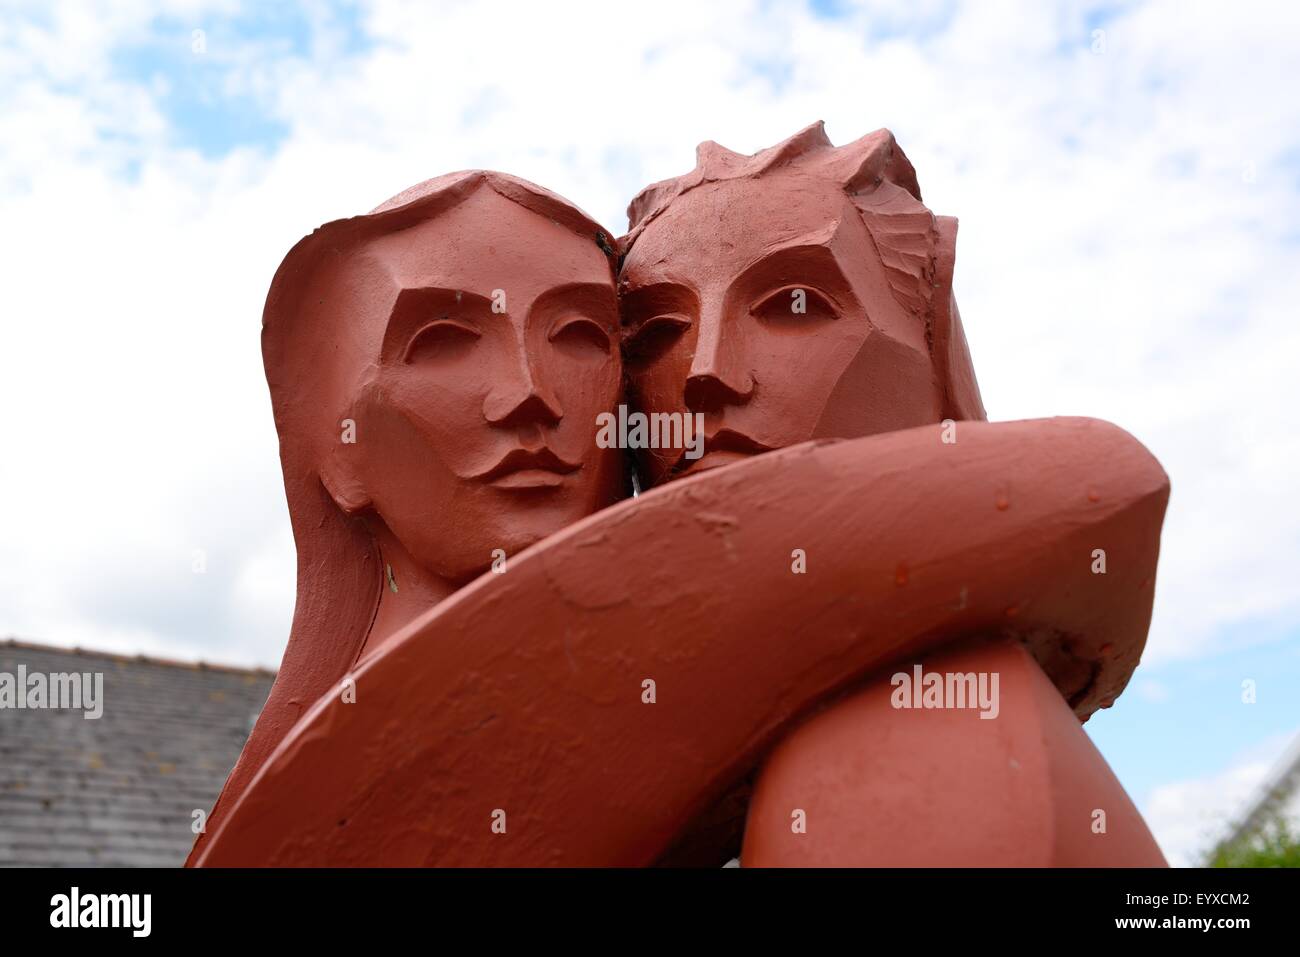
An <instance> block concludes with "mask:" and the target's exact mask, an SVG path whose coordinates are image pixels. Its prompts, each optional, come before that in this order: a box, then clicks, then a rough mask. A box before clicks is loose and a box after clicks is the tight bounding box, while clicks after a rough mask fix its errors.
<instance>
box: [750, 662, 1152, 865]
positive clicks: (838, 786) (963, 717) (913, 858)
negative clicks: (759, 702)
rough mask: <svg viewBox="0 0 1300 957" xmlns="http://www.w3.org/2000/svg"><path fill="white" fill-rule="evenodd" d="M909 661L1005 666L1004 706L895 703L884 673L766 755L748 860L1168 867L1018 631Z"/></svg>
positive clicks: (962, 668) (930, 668) (990, 669)
mask: <svg viewBox="0 0 1300 957" xmlns="http://www.w3.org/2000/svg"><path fill="white" fill-rule="evenodd" d="M918 663H920V664H921V666H922V668H923V669H924V670H925V671H926V672H929V673H936V674H942V675H947V674H958V675H980V674H984V675H987V674H990V673H992V674H996V675H998V677H999V684H998V690H999V695H998V708H999V711H998V716H997V718H995V719H991V720H985V719H983V718H981V717H980V713H979V711H978V710H975V709H972V708H965V709H962V708H951V707H949V708H937V709H922V710H902V709H899V708H896V707H894V706H893V701H892V696H893V695H894V694H895V692H896V690H897V689H898V687H900V686H901V683H899V684H898V685H896V684H895V683H894V682H893V681H891V676H886V675H881V676H879V677H878V678H876V680H875V681H873V682H871V683H870V684H869V685H868V687H866V688H865V689H863V690H861V691H858V692H856V693H855V694H853V695H851V696H850V697H848V698H845V699H844V700H842V701H839V702H836V704H835V706H834V707H832V708H830V709H828V710H827V711H826V712H824V713H822V714H819V715H816V716H815V717H813V718H811V719H810V720H809V721H808V722H807V723H805V724H804V725H803V726H801V727H800V728H799V729H798V730H797V731H795V732H794V733H793V734H791V735H790V736H789V737H787V738H786V739H785V740H783V741H782V742H781V743H780V745H778V746H777V748H776V749H775V751H774V753H773V754H772V755H770V756H769V758H768V760H767V762H766V763H765V765H764V768H763V772H762V774H761V775H760V776H759V779H758V783H757V785H756V787H755V791H754V797H753V800H752V802H751V804H750V806H749V818H748V820H747V821H746V834H745V849H744V859H743V861H742V864H743V866H745V867H795V866H798V867H817V866H830V867H1164V866H1165V863H1166V862H1165V859H1164V856H1163V855H1162V854H1161V853H1160V849H1159V848H1158V847H1157V846H1156V843H1155V840H1154V839H1153V838H1152V837H1151V834H1150V832H1149V831H1148V830H1147V827H1146V824H1145V823H1144V822H1143V821H1142V817H1141V815H1139V814H1138V812H1137V808H1135V807H1134V806H1133V802H1132V801H1131V800H1129V797H1128V795H1127V794H1125V793H1124V789H1123V788H1122V787H1121V786H1120V784H1119V782H1118V781H1117V780H1116V779H1115V776H1114V774H1113V773H1111V770H1110V768H1109V767H1107V765H1106V762H1105V761H1104V760H1103V759H1102V757H1101V755H1100V754H1099V753H1098V751H1097V749H1096V748H1095V747H1093V745H1092V742H1091V741H1089V739H1088V736H1087V735H1086V734H1085V733H1084V732H1083V728H1082V727H1081V726H1080V725H1079V722H1078V719H1077V718H1076V717H1075V716H1074V715H1073V714H1072V713H1071V712H1070V709H1069V708H1068V707H1067V706H1066V704H1065V702H1064V700H1062V698H1061V696H1060V694H1059V693H1057V690H1056V689H1055V688H1054V687H1052V684H1051V682H1050V681H1048V680H1047V679H1046V678H1045V677H1044V675H1043V672H1042V669H1041V668H1039V667H1038V665H1037V664H1036V663H1035V662H1034V660H1033V658H1032V657H1031V656H1030V655H1029V653H1028V652H1027V651H1026V649H1025V647H1024V646H1022V645H1021V644H1019V643H1017V642H1014V641H1007V640H1002V641H994V642H974V643H971V644H968V645H965V646H961V647H959V648H956V649H948V648H945V649H940V650H937V651H935V652H933V653H931V654H928V655H926V656H924V657H922V658H919V659H918ZM908 664H909V663H901V664H900V670H901V671H902V672H903V673H907V672H908V671H909V670H910V668H909V667H908ZM796 813H798V814H801V815H802V821H801V822H800V824H801V825H802V826H801V828H800V829H799V830H796V829H795V826H794V825H795V821H794V816H795V815H796Z"/></svg>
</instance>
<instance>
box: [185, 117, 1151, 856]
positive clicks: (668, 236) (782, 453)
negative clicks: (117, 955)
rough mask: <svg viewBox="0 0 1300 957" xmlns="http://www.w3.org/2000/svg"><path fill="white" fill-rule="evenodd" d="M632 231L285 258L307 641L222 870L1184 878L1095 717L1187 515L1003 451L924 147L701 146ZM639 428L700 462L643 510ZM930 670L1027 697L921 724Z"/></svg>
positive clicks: (301, 636) (495, 235) (660, 476)
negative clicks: (995, 711)
mask: <svg viewBox="0 0 1300 957" xmlns="http://www.w3.org/2000/svg"><path fill="white" fill-rule="evenodd" d="M629 220H630V230H629V233H628V234H627V235H626V236H624V237H623V238H622V239H620V240H619V241H618V242H617V244H613V243H611V241H610V240H609V238H608V234H607V233H606V232H605V231H604V230H603V229H601V228H600V227H599V226H598V225H596V224H595V223H594V222H592V221H591V220H590V218H589V217H587V216H586V215H585V214H583V213H582V212H581V211H580V210H578V209H577V208H576V207H574V206H573V205H572V204H570V203H568V202H567V201H565V200H563V199H561V198H559V197H557V196H555V195H554V194H551V193H549V192H547V191H545V190H543V189H541V188H539V187H535V186H533V185H531V184H528V183H526V182H524V181H522V180H518V179H515V178H514V177H510V176H506V175H504V174H498V173H484V172H468V173H457V174H451V175H449V176H444V177H440V178H439V179H435V180H430V181H428V182H426V183H423V184H421V185H419V186H417V187H414V188H412V189H411V190H407V191H406V192H404V193H402V194H400V195H399V196H396V197H394V198H393V199H392V200H390V201H388V202H387V203H385V204H384V205H383V206H381V207H379V208H378V209H376V210H375V211H374V212H372V213H371V214H369V215H367V216H363V217H357V218H355V219H350V220H343V221H340V222H336V223H331V224H328V225H326V226H325V227H322V228H321V229H320V230H317V232H316V233H313V234H312V236H310V237H308V238H307V239H304V240H303V241H302V242H301V243H299V245H298V246H297V247H295V248H294V250H293V251H292V252H291V253H290V254H289V256H288V257H287V258H286V260H285V262H284V264H282V266H281V267H280V270H279V272H278V273H277V274H276V278H275V281H274V283H273V285H272V289H271V293H270V295H269V297H268V301H267V307H266V315H265V322H264V333H263V352H264V358H265V361H266V368H267V378H268V381H269V382H270V385H271V394H272V399H273V404H274V406H275V413H276V425H277V428H278V430H279V433H280V437H281V451H282V461H283V465H284V471H285V478H286V491H287V494H288V498H289V503H290V512H291V517H292V519H293V523H294V531H295V537H296V541H297V545H298V552H299V577H298V606H297V609H296V612H295V618H294V626H293V632H292V635H291V639H290V643H289V647H288V650H287V651H286V654H285V660H284V665H283V667H282V669H281V672H280V676H279V679H278V680H277V683H276V687H275V689H274V690H273V692H272V695H271V699H270V701H269V702H268V704H267V707H266V710H265V711H264V713H263V715H262V718H261V720H260V721H259V722H258V725H257V728H256V729H255V731H254V734H253V736H252V738H251V739H250V741H249V744H248V747H247V748H246V749H245V753H244V755H243V757H242V758H241V760H240V762H239V764H238V765H237V766H236V768H235V771H234V772H232V775H231V778H230V781H229V782H228V783H227V786H226V790H225V792H223V795H222V798H221V800H220V802H219V803H218V806H217V808H216V809H215V810H214V813H213V815H212V817H211V818H210V821H209V833H208V834H207V835H205V836H203V837H202V838H201V839H200V841H199V843H198V844H196V847H195V850H194V852H193V854H192V855H191V860H190V863H191V864H200V865H209V866H224V865H240V864H243V865H248V864H253V865H260V864H269V865H308V864H328V865H348V864H371V865H376V864H377V865H430V864H441V865H491V864H503V865H537V864H618V865H644V864H651V863H661V864H665V863H666V864H706V865H714V866H716V865H720V864H721V863H723V862H724V861H725V860H726V859H727V858H728V857H730V856H733V855H734V854H736V853H738V852H739V851H740V846H741V835H742V831H743V835H744V853H743V860H744V864H745V865H746V866H752V865H764V864H778V865H805V864H824V865H850V864H863V863H869V864H872V863H874V864H926V863H937V864H969V863H978V864H1054V865H1076V864H1087V863H1100V864H1112V865H1123V864H1141V863H1146V864H1160V863H1163V859H1162V858H1161V856H1160V853H1159V851H1158V849H1156V847H1155V844H1154V842H1153V841H1152V840H1151V838H1150V835H1149V833H1148V832H1147V831H1146V828H1145V825H1144V824H1143V823H1142V821H1141V819H1140V817H1139V816H1138V815H1137V812H1136V811H1135V810H1134V808H1133V806H1132V803H1131V802H1130V801H1129V800H1128V798H1127V796H1126V795H1124V793H1123V790H1122V788H1120V786H1119V784H1118V782H1117V781H1115V779H1114V776H1113V774H1111V772H1110V770H1109V768H1107V767H1106V765H1105V762H1104V761H1103V760H1102V759H1101V757H1100V755H1099V754H1098V753H1097V752H1096V750H1095V748H1093V747H1092V745H1091V744H1090V742H1089V741H1088V739H1087V737H1086V735H1084V733H1083V732H1082V730H1081V728H1080V725H1079V721H1080V720H1081V719H1084V720H1086V718H1087V716H1088V715H1090V714H1091V713H1092V712H1093V711H1094V710H1096V709H1097V708H1098V707H1108V706H1109V705H1110V704H1111V703H1112V702H1113V701H1114V699H1115V697H1116V696H1117V695H1118V694H1119V693H1120V692H1121V691H1122V690H1123V688H1124V685H1125V684H1126V682H1127V681H1128V679H1129V676H1130V675H1131V674H1132V671H1133V669H1134V667H1136V665H1137V662H1138V659H1139V657H1140V654H1141V650H1142V645H1143V642H1144V641H1145V637H1146V630H1147V626H1148V624H1149V618H1150V612H1151V602H1152V595H1153V588H1154V576H1155V566H1156V558H1157V552H1158V543H1159V532H1160V524H1161V520H1162V518H1163V513H1164V508H1165V503H1166V500H1167V497H1168V481H1167V478H1166V477H1165V475H1164V473H1163V471H1162V470H1161V469H1160V466H1159V465H1158V463H1156V462H1155V460H1154V459H1152V458H1151V456H1150V455H1149V453H1147V452H1146V450H1145V449H1143V448H1142V446H1141V445H1140V444H1138V443H1137V442H1136V441H1135V440H1134V439H1132V437H1130V436H1128V435H1127V434H1126V433H1124V432H1122V431H1121V430H1119V429H1117V428H1115V427H1114V426H1111V425H1108V424H1106V423H1102V422H1098V421H1095V420H1090V419H1049V420H1036V421H1031V422H1012V423H1002V424H997V425H990V424H986V423H984V422H983V421H982V420H983V419H984V418H985V412H984V408H983V405H982V402H981V399H980V393H979V388H978V385H977V384H976V381H975V374H974V369H973V366H972V363H971V358H970V353H969V350H968V348H967V344H966V337H965V333H964V331H963V328H962V323H961V318H960V316H959V313H958V310H957V305H956V301H955V298H954V296H953V294H952V280H953V272H954V266H955V248H956V231H957V224H956V220H954V219H952V218H949V217H944V216H936V215H934V214H933V213H931V211H930V210H929V209H927V208H926V207H925V206H924V205H923V204H922V202H921V191H920V187H919V185H918V183H917V179H916V174H915V171H914V170H913V168H912V165H911V163H910V162H909V161H908V159H907V157H906V156H905V155H904V154H903V152H902V150H901V149H900V148H899V147H898V145H897V143H896V142H895V141H894V138H893V136H892V135H891V134H890V133H889V132H888V131H884V130H882V131H878V132H876V133H872V134H870V135H868V136H865V137H863V138H862V139H860V140H857V141H855V142H853V143H850V144H847V145H846V146H843V147H834V146H832V145H831V143H830V142H829V140H828V139H827V138H826V135H825V133H824V131H823V130H822V127H821V124H820V123H818V124H814V125H812V126H810V127H808V128H806V129H804V130H802V131H800V132H799V133H797V134H795V135H794V136H793V137H791V138H790V139H788V140H786V141H784V142H782V143H780V144H777V145H776V146H774V147H772V148H770V149H768V150H764V151H762V152H760V153H758V154H755V155H754V156H741V155H739V154H736V153H733V152H731V151H729V150H726V149H725V148H723V147H721V146H718V145H717V144H715V143H705V144H703V145H701V146H700V148H699V151H698V154H697V165H696V168H695V170H693V171H692V172H691V173H688V174H686V175H684V176H681V177H678V178H676V179H672V180H666V181H664V182H662V183H657V184H654V185H653V186H650V187H648V188H647V189H645V190H643V191H642V193H641V194H640V195H639V196H638V197H637V198H636V199H635V200H633V202H632V204H631V206H630V207H629ZM616 268H617V275H615V269H616ZM616 280H617V283H616ZM498 293H500V294H503V295H504V296H505V301H504V302H503V303H498V302H497V296H498ZM498 306H499V307H500V308H497V307H498ZM620 353H621V356H620ZM624 386H625V387H626V396H624V395H623V393H622V390H623V387H624ZM620 402H627V403H628V404H630V405H631V406H633V408H634V409H635V410H637V411H641V412H645V413H650V414H652V415H661V416H662V415H665V414H666V415H671V416H686V415H689V416H690V417H691V419H692V420H694V419H695V417H696V416H698V417H699V418H700V420H701V422H702V426H703V432H704V444H703V449H702V452H703V457H701V458H698V459H697V458H694V457H693V456H691V455H687V454H686V445H685V444H684V443H678V444H677V445H676V446H675V447H673V448H655V449H642V450H641V451H640V452H639V453H637V463H638V471H639V472H640V476H641V479H642V482H643V483H644V484H648V485H653V486H658V487H656V488H653V489H652V490H651V491H649V492H648V493H647V494H645V495H643V496H641V497H640V498H637V499H636V500H631V501H622V502H620V503H619V504H613V505H612V507H611V503H614V502H616V501H617V500H618V499H620V498H623V497H624V496H625V495H626V494H627V484H626V480H625V459H624V453H623V452H622V451H621V450H619V449H611V448H601V447H600V445H599V444H598V443H597V442H596V441H595V435H596V432H597V421H598V419H597V416H598V415H599V414H600V413H602V412H608V411H611V410H613V409H614V408H615V406H617V405H618V404H619V403H620ZM346 422H351V423H354V426H355V436H354V438H355V441H354V442H349V441H341V431H340V430H341V429H343V428H344V423H346ZM833 440H841V441H833ZM721 466H727V467H726V468H720V467H721ZM602 509H603V511H602ZM593 513H594V514H593ZM1097 549H1104V551H1105V554H1106V565H1107V567H1106V573H1105V574H1096V573H1095V562H1096V554H1097V552H1096V550H1097ZM499 557H504V558H508V562H509V565H508V570H507V571H506V573H505V574H493V573H492V572H491V571H488V568H489V566H490V565H491V564H492V562H493V561H494V559H498V558H499ZM918 661H922V662H924V663H925V667H927V668H929V667H934V668H939V669H941V670H944V669H946V670H950V671H951V670H953V669H960V670H961V671H962V672H963V673H965V672H969V673H971V674H984V675H988V674H997V675H999V676H1000V679H1001V681H1002V684H1001V686H1000V687H1001V689H1002V698H1001V711H1000V713H999V716H998V718H996V719H991V720H990V719H980V718H979V717H978V715H977V714H975V713H974V712H972V711H970V710H968V709H955V710H954V709H945V710H933V711H932V710H925V709H922V710H908V709H899V708H895V707H893V705H892V704H891V701H890V694H889V692H890V691H891V688H892V685H891V681H892V676H893V675H894V673H895V672H897V671H898V670H899V669H903V670H906V669H909V668H912V667H913V666H914V665H915V664H916V663H917V662H918ZM954 755H956V757H954ZM886 767H887V768H888V769H889V770H888V773H884V772H882V771H881V769H882V768H886ZM751 792H752V793H751ZM795 809H798V810H800V811H801V812H802V813H803V816H804V819H805V824H806V827H804V829H803V830H801V831H796V830H792V829H791V814H792V812H793V810H795ZM1097 811H1103V812H1104V813H1105V820H1106V829H1105V830H1104V831H1099V830H1097V829H1096V823H1095V821H1096V818H1095V812H1097ZM868 812H869V813H868Z"/></svg>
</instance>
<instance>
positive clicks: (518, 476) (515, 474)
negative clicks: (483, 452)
mask: <svg viewBox="0 0 1300 957" xmlns="http://www.w3.org/2000/svg"><path fill="white" fill-rule="evenodd" d="M581 467H582V465H581V463H578V462H569V461H567V460H565V459H562V458H560V456H558V455H556V454H555V453H554V452H552V451H551V450H550V449H549V448H548V447H546V446H542V447H541V448H540V449H536V450H529V449H513V450H511V451H510V452H507V453H506V456H505V458H503V459H502V460H501V461H500V462H498V463H497V464H496V465H494V466H493V467H492V468H490V469H488V470H487V471H486V472H484V473H482V474H481V475H478V476H475V477H476V478H478V479H479V480H481V481H483V482H486V483H488V484H489V485H495V486H496V487H497V488H554V487H556V486H557V485H560V484H561V483H563V481H564V476H566V475H570V474H572V473H574V472H576V471H578V469H580V468H581Z"/></svg>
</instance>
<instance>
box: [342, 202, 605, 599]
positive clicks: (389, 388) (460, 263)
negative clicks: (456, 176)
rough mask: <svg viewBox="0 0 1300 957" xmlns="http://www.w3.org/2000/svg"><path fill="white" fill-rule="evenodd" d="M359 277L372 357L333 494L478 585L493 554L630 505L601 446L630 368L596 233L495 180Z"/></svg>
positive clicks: (350, 291) (401, 240)
mask: <svg viewBox="0 0 1300 957" xmlns="http://www.w3.org/2000/svg"><path fill="white" fill-rule="evenodd" d="M348 272H349V279H348V281H347V283H346V287H347V288H346V289H345V294H346V296H347V298H348V299H349V300H350V307H351V308H354V309H357V310H359V311H360V312H362V313H364V314H365V315H366V316H367V318H368V320H369V321H368V322H366V323H362V324H359V326H358V324H345V325H348V326H349V328H360V329H362V330H365V331H363V332H362V333H361V334H362V335H365V336H366V337H367V338H368V339H369V340H370V341H369V342H368V343H367V344H366V346H365V349H366V354H369V355H372V356H373V360H372V365H371V366H370V368H369V369H367V370H366V371H365V372H364V373H363V375H362V377H361V384H360V387H359V389H354V395H355V399H354V402H353V403H352V406H351V412H350V415H351V417H352V418H353V419H354V420H355V422H356V435H355V444H354V445H352V446H350V447H349V446H346V445H345V446H343V447H342V448H341V450H340V456H339V458H338V462H339V463H340V464H341V468H342V471H341V473H340V472H338V471H337V470H336V471H335V475H336V476H337V475H339V474H341V475H342V476H343V479H342V481H337V480H336V481H335V482H334V485H335V487H339V486H347V485H349V484H351V485H352V486H353V487H354V488H355V494H356V495H358V496H360V497H362V498H363V499H364V501H365V502H366V504H367V506H368V507H369V508H370V509H372V510H373V513H374V514H377V515H378V517H379V518H380V519H382V520H383V522H384V523H385V524H386V525H387V527H388V529H389V530H390V531H391V532H392V534H393V535H394V536H396V538H397V539H398V541H399V542H400V543H401V544H402V546H403V547H404V548H405V549H406V550H407V551H408V552H409V553H410V554H411V555H412V557H413V558H414V559H415V560H416V562H417V563H418V564H419V565H421V566H422V567H424V568H425V569H426V570H428V571H430V572H432V573H434V574H436V575H438V576H440V577H442V578H444V579H446V580H450V581H454V582H460V581H463V580H465V579H467V578H470V577H473V576H474V575H476V574H478V573H480V572H481V571H482V570H484V569H485V568H487V567H488V566H489V565H490V564H491V563H492V561H493V558H494V554H493V553H494V550H496V549H501V550H502V551H504V552H505V553H506V554H507V555H513V554H514V553H515V552H517V551H519V550H520V549H522V548H525V547H527V546H528V545H531V544H532V543H533V542H536V541H538V540H539V539H541V538H543V537H545V536H546V535H549V534H550V533H552V532H554V531H557V530H558V529H560V528H562V527H564V526H565V525H568V524H570V523H572V522H574V521H576V520H577V519H580V518H583V517H585V516H587V515H590V514H592V513H593V512H595V511H597V510H599V509H600V508H602V507H604V506H605V505H607V504H610V503H611V502H612V501H614V500H615V499H616V498H617V497H618V495H619V493H620V490H621V486H622V481H623V473H622V460H621V458H620V453H619V451H618V450H617V449H601V448H598V447H597V445H596V441H595V436H596V433H597V431H598V426H597V421H596V419H597V416H598V415H599V414H600V413H602V412H607V411H609V410H611V409H613V408H614V407H615V406H616V404H617V402H618V400H619V395H620V386H621V381H622V369H621V360H620V357H619V349H618V308H617V300H616V296H615V291H614V284H613V280H612V276H611V272H610V266H609V262H608V260H607V259H606V257H605V255H604V253H603V252H602V251H601V249H600V248H599V246H598V245H597V242H596V237H595V235H594V234H593V235H592V236H591V237H590V238H586V237H583V236H580V235H578V234H576V233H574V232H573V231H572V230H570V229H567V228H565V227H563V226H560V225H558V224H556V223H555V222H553V221H551V220H550V219H547V218H546V217H544V216H542V215H539V214H537V213H534V212H532V211H530V210H528V209H525V208H523V207H522V206H519V205H517V204H515V203H513V202H511V201H509V200H507V199H505V198H504V197H502V196H501V195H499V194H498V193H496V192H495V191H493V190H492V189H491V188H488V187H481V188H479V189H478V190H476V191H475V192H474V193H473V194H472V195H470V196H469V197H468V198H466V199H465V200H464V201H462V202H461V203H459V204H458V205H456V206H454V207H452V208H451V209H449V210H446V211H444V212H441V213H439V214H438V215H436V216H434V217H433V218H432V219H429V220H427V221H425V222H422V223H420V224H418V225H416V226H413V227H410V228H408V229H405V230H402V231H400V232H397V233H394V234H391V235H386V236H383V237H380V238H378V239H374V240H371V241H370V242H369V243H368V245H367V246H366V247H365V248H364V249H363V250H362V251H361V252H360V253H359V254H358V256H357V257H356V261H355V262H354V263H353V268H351V269H350V270H349V271H348ZM353 345H359V344H340V348H341V349H348V348H350V347H352V346H353ZM331 468H332V469H333V468H335V467H334V466H331ZM329 484H331V483H330V481H329V479H328V478H327V485H329ZM333 490H334V489H333V488H332V489H331V491H333ZM336 497H337V495H336Z"/></svg>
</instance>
